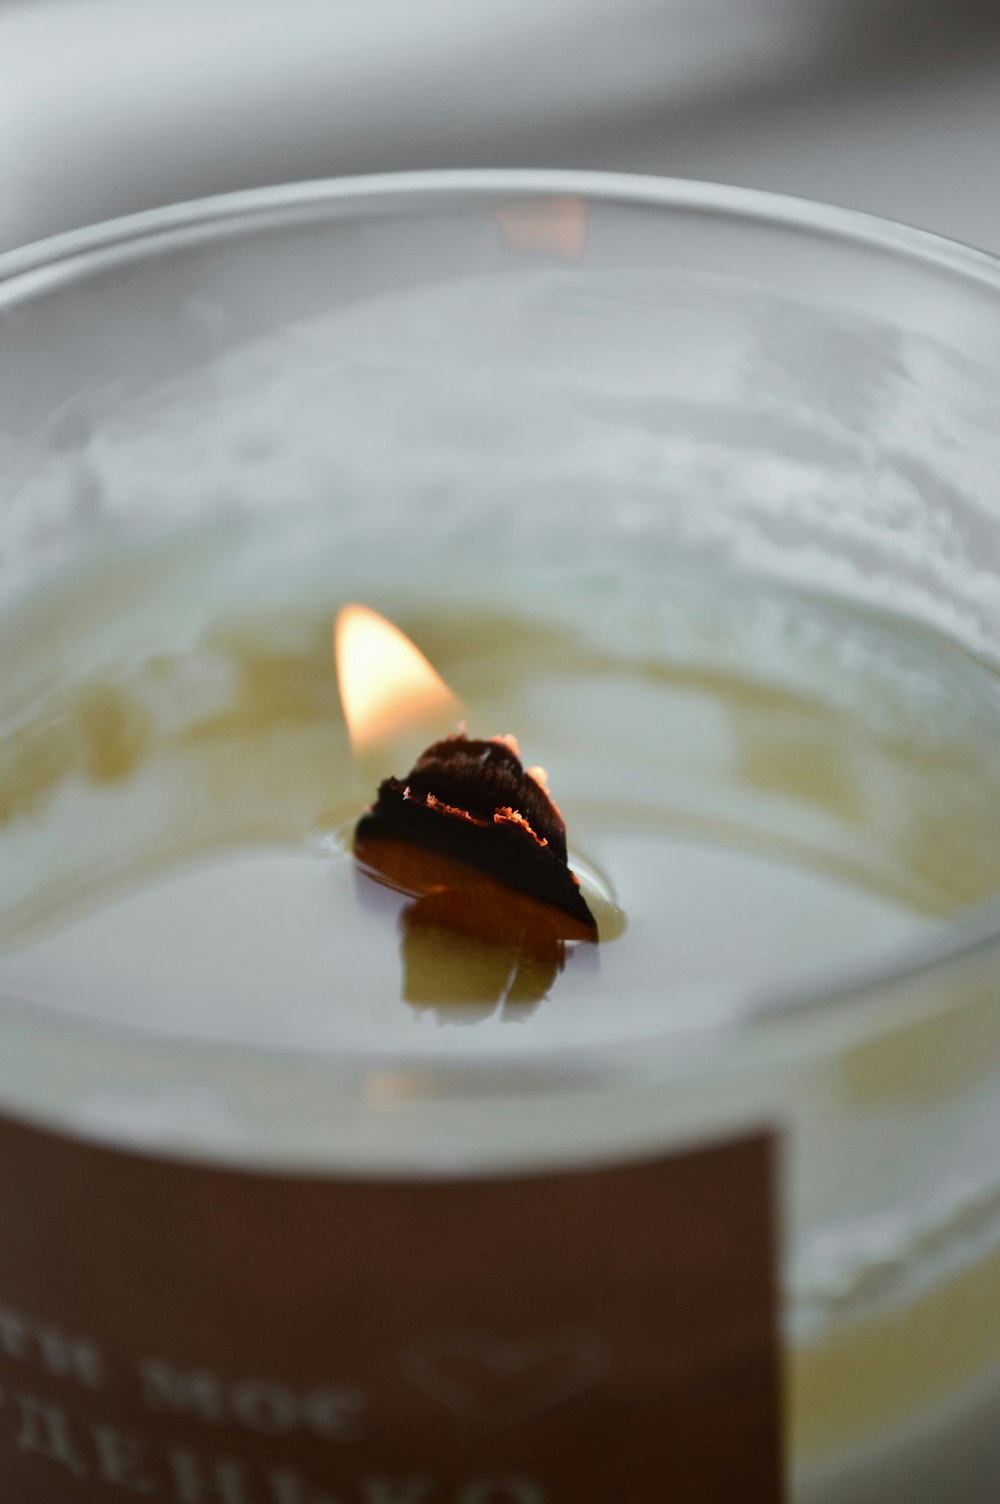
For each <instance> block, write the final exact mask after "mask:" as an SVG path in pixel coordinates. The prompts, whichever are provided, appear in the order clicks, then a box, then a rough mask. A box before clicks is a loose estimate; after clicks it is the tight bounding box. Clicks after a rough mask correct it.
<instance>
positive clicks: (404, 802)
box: [355, 734, 597, 930]
mask: <svg viewBox="0 0 1000 1504" xmlns="http://www.w3.org/2000/svg"><path fill="white" fill-rule="evenodd" d="M355 837H356V839H357V840H359V841H362V840H363V841H370V840H378V839H380V838H383V839H390V838H391V839H394V840H403V841H407V842H409V843H410V844H412V845H414V846H423V847H425V848H426V849H427V850H428V851H434V852H438V853H440V854H442V855H444V856H448V857H451V858H453V859H454V860H456V861H459V862H464V863H466V864H467V865H468V866H472V867H476V868H478V869H479V870H480V871H482V872H487V873H489V874H490V876H491V877H495V878H497V879H498V880H499V881H501V882H503V883H505V884H506V885H507V886H508V887H510V888H515V889H517V890H519V891H520V892H523V893H529V894H531V895H533V896H534V897H535V898H538V899H541V900H542V902H544V903H549V904H554V905H555V906H556V907H557V908H560V909H562V910H564V911H565V912H566V913H567V914H571V915H572V916H573V917H574V918H575V919H578V920H580V921H581V922H582V923H583V924H585V925H587V926H588V927H589V928H590V929H593V930H596V928H597V925H596V921H595V920H594V916H593V915H592V914H591V912H590V908H589V906H588V904H587V901H586V899H585V898H584V896H583V893H582V892H581V890H580V884H579V882H578V881H577V879H576V877H575V876H574V875H573V873H572V872H571V871H570V868H569V865H568V861H567V849H566V826H565V823H564V822H563V818H562V815H561V814H560V813H559V810H558V809H557V808H556V806H555V804H554V803H553V802H552V799H551V798H550V797H549V794H548V792H547V791H546V790H545V789H544V788H543V787H542V785H541V784H540V783H539V782H538V781H537V780H536V779H535V778H534V777H533V776H532V774H531V773H529V772H527V770H526V769H525V768H524V766H523V765H522V763H521V759H520V757H519V756H518V753H517V751H516V744H513V743H512V741H511V740H510V739H505V738H501V737H495V738H493V739H491V740H490V741H475V740H472V739H471V738H469V737H467V736H465V735H462V734H459V735H455V736H450V737H448V738H447V739H446V740H444V741H440V742H435V743H434V744H433V746H430V747H428V748H427V750H426V751H425V752H423V753H422V754H421V756H420V757H419V758H418V759H417V761H416V763H415V764H414V765H413V767H412V768H411V770H410V772H409V773H408V775H407V776H406V778H405V779H399V778H387V779H386V780H385V781H384V782H383V783H382V784H381V785H380V787H379V791H378V797H377V798H376V800H375V803H374V804H373V805H372V807H371V808H370V809H369V810H368V811H367V812H366V813H365V814H364V815H362V817H361V819H360V820H359V821H358V824H357V828H356V831H355Z"/></svg>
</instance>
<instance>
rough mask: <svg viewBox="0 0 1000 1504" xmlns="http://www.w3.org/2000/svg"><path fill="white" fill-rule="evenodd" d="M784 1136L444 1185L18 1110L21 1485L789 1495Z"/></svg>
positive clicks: (325, 1502) (9, 1197) (529, 1503)
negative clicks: (784, 1461) (113, 1144)
mask: <svg viewBox="0 0 1000 1504" xmlns="http://www.w3.org/2000/svg"><path fill="white" fill-rule="evenodd" d="M771 1149H772V1145H771V1141H770V1140H769V1139H767V1138H765V1137H757V1138H752V1139H745V1140H742V1141H740V1142H738V1143H732V1144H727V1145H723V1146H717V1147H711V1148H706V1149H700V1150H697V1151H695V1152H691V1153H685V1154H681V1155H676V1156H674V1157H671V1158H665V1159H659V1160H655V1161H646V1162H643V1163H634V1164H628V1165H624V1166H617V1167H614V1168H599V1169H591V1170H584V1171H580V1172H572V1173H559V1174H546V1175H532V1176H525V1177H521V1178H504V1179H490V1180H478V1181H468V1180H464V1181H463V1180H448V1181H440V1180H438V1181H405V1182H404V1181H399V1182H388V1181H360V1180H350V1179H337V1180H329V1179H322V1180H321V1179H309V1178H291V1177H287V1176H277V1175H275V1176H272V1175H262V1174H244V1173H241V1172H233V1171H229V1170H216V1169H208V1168H202V1167H194V1166H191V1165H184V1164H175V1163H169V1162H161V1161H158V1160H154V1159H147V1158H143V1157H141V1156H138V1155H132V1154H125V1153H119V1152H117V1151H113V1150H108V1149H104V1148H98V1147H94V1146H91V1145H86V1144H81V1143H78V1142H75V1141H72V1140H69V1139H65V1138H61V1137H59V1136H57V1135H53V1134H49V1133H44V1132H40V1131H37V1130H35V1129H32V1128H27V1127H24V1126H20V1125H17V1124H14V1123H11V1122H3V1121H0V1194H2V1197H3V1222H2V1230H0V1499H2V1501H3V1504H63V1501H65V1504H72V1501H84V1500H85V1501H88V1504H116V1501H117V1504H121V1501H122V1500H124V1499H126V1498H127V1497H128V1496H130V1495H131V1496H132V1497H134V1498H143V1497H145V1498H149V1499H150V1500H154V1501H157V1500H159V1501H164V1504H775V1501H777V1500H779V1499H780V1497H781V1485H780V1459H779V1444H778V1443H779V1437H778V1411H779V1406H778V1397H777V1382H778V1381H777V1347H776V1339H775V1292H774V1252H775V1250H774V1236H773V1222H772V1186H773V1176H772V1169H771V1160H772V1153H771Z"/></svg>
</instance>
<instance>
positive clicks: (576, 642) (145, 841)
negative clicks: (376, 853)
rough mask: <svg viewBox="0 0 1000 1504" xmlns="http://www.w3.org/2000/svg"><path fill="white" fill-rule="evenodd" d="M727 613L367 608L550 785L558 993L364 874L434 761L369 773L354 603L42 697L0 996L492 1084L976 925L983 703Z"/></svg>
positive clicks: (674, 597) (843, 624)
mask: <svg viewBox="0 0 1000 1504" xmlns="http://www.w3.org/2000/svg"><path fill="white" fill-rule="evenodd" d="M69 601H70V596H69V595H67V596H66V597H65V602H66V603H68V602H69ZM720 602H721V597H720V596H719V595H718V594H714V593H713V592H710V591H707V590H706V589H705V587H704V584H703V583H701V584H699V585H697V586H696V587H694V586H691V585H690V584H688V585H683V584H678V585H677V587H676V588H673V589H672V590H671V591H670V600H669V602H668V603H667V604H666V605H664V604H663V603H662V602H661V603H660V604H659V606H657V607H650V605H649V604H648V603H646V604H644V605H640V606H635V605H633V604H631V603H629V602H628V601H627V600H622V599H613V598H612V599H609V598H607V597H601V596H600V595H597V596H596V597H595V598H593V599H590V600H588V598H587V597H586V594H585V593H584V594H578V595H577V596H576V597H570V598H568V599H564V600H563V601H562V602H561V603H560V605H559V607H558V609H553V608H552V607H551V605H550V604H549V605H547V606H546V608H545V609H544V610H539V609H538V608H537V607H538V603H537V601H535V602H530V601H524V600H522V601H510V602H507V603H503V604H501V603H498V604H495V605H492V606H490V607H489V608H488V609H486V608H481V609H480V610H479V611H478V612H475V611H471V610H470V608H469V607H468V606H465V605H462V606H460V607H459V606H456V607H455V608H454V609H452V610H451V611H449V609H448V607H447V605H443V606H442V607H441V608H440V609H439V610H436V611H435V612H433V614H432V613H429V612H428V611H427V610H426V608H422V607H419V606H418V607H414V606H413V605H412V604H411V603H408V602H407V601H405V600H400V601H399V603H398V605H397V609H396V610H395V612H394V613H393V612H392V602H380V603H379V604H380V605H384V606H386V607H387V609H389V611H390V613H391V614H395V615H396V616H397V618H398V619H399V620H400V623H401V625H402V626H403V627H404V628H405V629H406V630H407V631H408V632H409V633H410V635H411V636H412V637H413V638H414V640H416V641H417V642H418V643H419V645H420V646H421V648H422V649H423V651H425V652H426V653H427V654H428V656H429V657H430V658H431V661H432V662H433V663H434V664H435V665H436V666H437V668H438V669H439V670H440V671H441V673H442V674H443V675H444V676H445V678H446V679H447V680H448V682H449V683H450V684H451V685H452V686H453V687H454V688H455V690H456V691H457V693H458V694H459V695H460V696H461V700H462V706H463V713H464V714H465V716H466V719H467V721H468V722H469V726H470V731H471V732H472V734H478V735H490V734H493V733H499V732H510V731H514V732H516V734H517V736H518V737H519V739H520V742H521V745H522V748H523V750H524V754H525V758H526V761H528V762H531V763H541V764H543V765H544V766H545V767H546V768H547V769H548V770H549V773H550V777H551V780H552V788H553V792H554V795H555V797H556V799H557V801H558V802H559V804H560V807H561V808H562V810H563V812H564V814H565V817H566V821H567V826H568V829H569V834H570V845H571V853H572V860H573V863H574V865H575V867H576V870H577V872H578V875H579V876H580V878H581V882H582V883H583V886H584V889H585V891H586V892H587V894H588V896H589V898H590V900H591V903H592V906H593V908H594V911H595V914H596V916H597V918H598V923H599V935H600V938H599V943H598V944H596V945H591V944H580V943H577V942H571V943H569V944H567V945H566V946H565V947H564V948H563V947H561V948H560V953H559V956H558V958H548V959H546V960H544V961H543V962H542V963H539V962H538V960H537V958H534V957H532V956H531V955H529V954H521V953H520V952H519V951H518V947H517V945H516V943H512V944H511V945H509V946H505V945H504V944H503V943H499V944H497V943H485V942H484V943H481V942H480V941H479V940H478V939H477V938H476V937H470V936H469V935H468V934H466V935H464V936H463V935H461V934H458V935H456V934H455V933H453V932H449V931H448V930H447V929H440V928H438V927H436V926H434V925H433V924H430V925H422V924H421V923H420V922H419V914H418V915H417V916H416V918H414V913H413V909H414V906H413V904H412V902H411V901H410V899H409V898H408V897H407V896H406V895H403V894H400V893H398V892H394V891H393V890H392V889H391V888H388V887H386V886H385V885H384V884H381V883H378V882H376V881H373V880H372V878H371V877H370V876H369V875H368V874H366V872H365V871H364V869H363V868H362V867H360V866H359V864H358V863H357V862H356V861H355V860H354V858H353V855H352V852H351V842H350V832H351V829H352V826H353V822H354V820H355V819H356V817H357V814H358V813H359V812H360V810H361V809H362V808H363V807H364V805H365V803H366V802H367V800H368V799H369V798H370V797H371V795H372V793H373V791H374V786H375V783H376V782H377V779H378V777H380V776H383V775H384V774H385V773H388V772H394V773H397V774H401V773H403V772H405V770H406V767H408V766H409V764H410V763H411V762H412V761H413V759H414V757H415V756H416V754H417V753H418V752H419V750H420V746H419V744H416V743H414V742H413V740H412V738H409V737H408V736H407V735H406V733H405V732H404V733H403V734H401V736H400V738H399V741H398V744H397V745H396V746H395V747H394V748H392V749H390V750H389V751H388V752H386V753H384V754H383V756H384V758H388V759H390V761H389V763H388V765H383V766H381V767H372V766H365V767H364V768H363V769H361V768H359V767H357V766H356V765H355V762H354V759H353V757H352V754H351V750H350V747H349V744H348V741H347V737H346V732H345V728H344V724H343V720H342V716H341V712H340V707H339V702H338V698H337V691H336V685H335V681H334V674H333V669H332V665H331V661H330V647H329V629H330V622H331V619H332V616H333V614H334V613H335V610H336V608H337V605H338V602H337V601H335V600H329V601H325V602H322V603H317V604H316V605H315V606H312V605H308V606H298V607H296V608H294V609H293V608H292V607H290V606H289V605H288V604H287V603H286V604H284V605H282V606H281V607H280V608H279V607H274V608H271V609H268V610H266V611H256V612H254V611H248V610H247V609H246V608H245V607H244V608H237V607H236V606H232V607H228V608H226V609H224V610H222V611H220V613H219V614H218V616H217V617H216V619H213V620H209V621H206V622H204V623H203V624H201V626H200V627H199V629H198V630H197V631H196V632H193V633H192V632H189V633H188V636H187V639H186V641H185V642H184V645H183V647H177V646H170V645H169V643H167V644H166V645H165V646H164V647H162V648H159V649H157V648H154V649H152V650H149V649H146V650H144V651H141V652H138V653H137V652H136V650H135V647H134V644H135V642H140V643H141V642H142V641H143V639H144V637H145V639H146V641H147V642H148V641H149V640H150V621H149V620H148V619H147V618H148V617H149V615H150V608H149V607H148V606H144V605H141V604H137V605H135V606H134V607H133V608H132V610H133V615H134V616H135V622H134V628H135V630H134V633H133V634H132V635H131V636H129V634H128V633H127V632H126V631H125V630H124V629H125V628H127V626H128V619H127V614H126V615H125V616H123V618H122V620H121V621H120V622H119V627H120V628H122V629H123V630H122V632H121V635H120V638H119V642H120V643H121V644H122V646H121V648H120V650H118V649H116V648H115V645H114V643H111V644H110V645H107V644H106V645H105V646H104V647H103V649H102V651H101V653H100V654H99V655H98V654H96V653H95V654H93V657H95V658H96V657H99V658H100V662H99V663H98V664H96V665H95V664H94V663H92V664H91V665H90V666H89V668H87V667H85V665H84V663H83V661H81V665H80V672H79V677H78V678H74V677H72V676H70V678H69V681H68V682H60V683H59V684H57V685H50V686H48V687H47V688H46V690H45V692H44V694H40V695H39V697H38V699H37V700H36V702H35V703H34V705H32V703H31V698H30V695H29V696H23V695H22V701H21V706H20V713H19V715H18V716H17V717H12V718H11V721H10V722H9V724H8V729H7V734H6V736H5V738H4V739H3V742H2V744H0V822H2V823H0V894H2V905H0V946H2V950H0V987H3V988H5V989H7V990H8V991H9V992H10V993H11V994H14V995H16V996H18V997H19V998H22V999H33V1000H37V1001H39V1002H41V1003H44V1004H45V1005H46V1006H48V1007H55V1008H57V1009H58V1010H60V1011H64V1012H67V1013H71V1014H73V1015H76V1016H79V1017H86V1018H89V1019H94V1020H98V1021H100V1022H101V1023H102V1024H111V1025H115V1026H122V1027H125V1028H128V1029H130V1030H134V1029H139V1030H142V1031H150V1032H154V1033H157V1034H165V1035H173V1036H183V1037H188V1038H196V1039H205V1040H214V1041H222V1042H232V1043H239V1044H252V1045H263V1046H272V1047H274V1048H281V1049H285V1048H289V1047H291V1048H295V1049H298V1048H301V1049H305V1050H312V1049H316V1048H328V1047H334V1048H335V1047H337V1046H349V1047H351V1048H355V1047H361V1048H363V1047H364V1046H365V1045H366V1044H367V1043H370V1042H372V1041H375V1042H377V1043H378V1044H386V1043H391V1044H392V1045H393V1046H394V1047H399V1048H402V1049H404V1050H406V1049H408V1048H411V1047H412V1048H414V1049H416V1050H418V1051H419V1050H420V1049H421V1048H423V1047H425V1046H426V1045H428V1043H432V1044H433V1047H434V1048H438V1047H440V1046H441V1045H442V1043H443V1046H444V1047H445V1048H455V1049H460V1050H469V1049H471V1050H476V1051H478V1050H482V1049H489V1048H490V1043H489V1041H490V1038H491V1037H494V1036H497V1037H498V1039H504V1040H505V1041H506V1042H507V1043H510V1042H511V1040H512V1039H513V1036H512V1035H510V1033H509V1030H510V1029H511V1028H512V1027H514V1026H516V1027H517V1029H518V1031H519V1033H518V1045H519V1046H521V1045H523V1046H524V1047H526V1048H537V1049H539V1050H544V1049H546V1048H547V1047H550V1046H560V1045H565V1044H572V1043H579V1042H581V1041H583V1042H598V1041H600V1040H602V1039H607V1040H614V1039H617V1038H626V1037H628V1036H629V1035H630V1034H632V1033H635V1032H637V1031H638V1032H648V1031H649V1030H650V1029H651V1028H653V1029H654V1030H655V1027H656V1023H657V1020H658V1019H659V1020H669V1021H670V1022H671V1023H673V1024H676V1023H677V1022H678V1021H683V1022H686V1023H690V1024H691V1025H693V1026H694V1025H702V1024H705V1023H706V1022H707V1023H717V1022H720V1021H722V1020H724V1019H726V1018H727V1017H730V1016H732V1015H733V1014H735V1013H738V1012H739V1011H741V1010H743V1011H745V1010H746V1009H747V1008H752V1007H753V1006H754V1004H755V1000H763V999H769V998H772V997H774V996H780V995H782V994H787V993H794V992H795V991H796V989H800V990H801V989H806V988H810V987H817V986H822V987H829V986H832V985H836V984H837V983H838V982H840V983H847V982H850V981H851V980H853V979H854V978H856V977H857V976H860V975H862V974H864V973H865V971H866V970H870V969H871V968H875V967H879V966H888V965H891V964H892V963H893V962H894V960H896V959H897V958H898V957H899V956H901V955H903V954H905V953H906V951H907V949H908V948H912V947H913V946H914V945H917V946H919V945H921V944H922V943H924V942H926V941H927V940H928V939H932V938H933V937H934V935H935V933H936V932H938V931H940V930H941V929H942V927H945V926H948V925H950V924H956V923H959V924H960V923H961V922H962V916H963V914H964V913H965V912H967V911H968V910H969V908H970V906H975V905H977V904H978V903H981V902H982V901H984V900H986V899H987V897H988V895H989V894H990V893H991V892H992V890H993V889H994V888H995V887H996V886H997V885H998V883H1000V857H998V851H1000V841H994V840H993V839H992V834H993V827H995V826H996V825H997V823H998V815H997V813H996V811H997V809H998V808H1000V803H998V800H997V798H996V795H997V793H998V792H1000V755H998V752H997V749H998V748H1000V735H998V731H1000V698H998V694H997V690H996V686H995V683H994V681H993V679H992V677H991V676H990V675H989V674H987V673H986V672H985V671H984V670H979V669H977V668H976V667H975V666H974V665H970V664H968V663H967V662H964V661H962V660H960V659H959V658H958V656H957V655H953V654H950V653H949V652H948V650H947V649H945V648H943V647H942V646H940V645H939V644H937V643H935V642H934V641H933V640H931V639H924V638H922V637H921V636H920V635H919V634H916V633H912V634H910V635H907V634H906V633H901V632H899V631H898V630H891V629H890V628H889V626H888V625H887V624H886V623H883V622H880V621H878V620H877V619H873V618H862V617H860V616H856V617H853V618H852V617H845V616H843V615H841V614H840V613H839V612H837V611H834V610H832V609H830V608H827V607H824V606H821V605H818V604H817V603H814V602H812V603H811V602H807V601H797V600H795V599H793V598H786V599H776V598H773V597H772V598H767V597H760V596H754V595H752V594H745V595H743V596H739V597H735V598H732V599H730V600H729V602H728V603H727V604H726V605H725V606H724V607H723V606H722V605H721V604H720ZM48 604H49V609H50V610H51V611H52V612H53V613H54V614H55V615H56V616H57V617H58V614H59V611H60V597H59V595H58V593H56V594H54V595H53V596H52V598H51V599H50V601H49V603H48ZM532 606H534V607H535V609H534V610H533V609H532ZM65 609H67V610H71V609H72V607H71V606H70V605H69V604H66V605H65ZM144 612H145V615H144V614H143V613H144ZM154 619H155V618H154ZM587 624H589V627H588V625H587ZM595 624H596V627H595ZM153 636H154V638H155V632H154V633H153ZM126 642H128V643H129V644H130V646H129V649H128V651H127V652H126V651H125V648H124V644H125V643H126ZM116 652H117V656H116ZM82 657H83V655H81V658H82ZM25 706H27V709H26V708H25ZM447 729H448V726H447V725H442V726H440V727H439V728H437V730H438V731H439V732H444V731H446V730H447ZM471 1025H476V1028H475V1029H470V1027H469V1026H471ZM460 1036H464V1038H463V1037H460Z"/></svg>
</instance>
